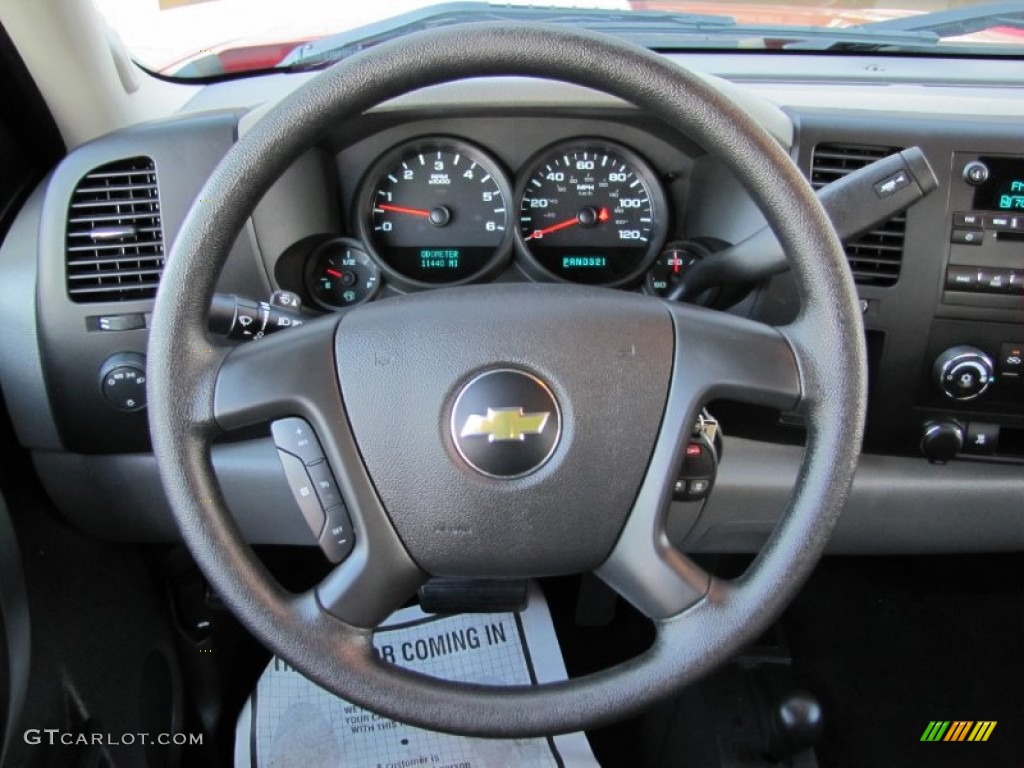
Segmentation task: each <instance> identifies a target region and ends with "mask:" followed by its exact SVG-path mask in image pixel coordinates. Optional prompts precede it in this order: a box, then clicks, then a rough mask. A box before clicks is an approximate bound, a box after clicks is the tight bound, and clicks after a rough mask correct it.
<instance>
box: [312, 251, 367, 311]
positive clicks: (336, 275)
mask: <svg viewBox="0 0 1024 768" xmlns="http://www.w3.org/2000/svg"><path fill="white" fill-rule="evenodd" d="M380 282H381V281H380V268H379V267H378V266H377V265H376V263H374V261H373V259H371V258H370V255H369V254H368V253H367V252H366V249H365V248H363V246H362V245H360V244H359V243H357V242H356V241H354V240H349V239H347V238H344V237H339V238H337V239H335V240H328V241H327V242H326V243H323V244H322V245H320V246H318V247H317V249H316V250H315V251H313V253H312V254H311V255H310V257H309V262H308V265H307V267H306V288H307V290H309V294H310V296H312V297H313V300H314V301H315V302H316V303H317V304H319V305H320V306H321V307H324V308H325V309H342V308H344V307H351V306H353V305H355V304H361V303H362V302H364V301H369V300H370V299H372V298H373V297H374V296H375V295H376V294H377V291H379V290H380Z"/></svg>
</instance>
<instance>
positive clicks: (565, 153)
mask: <svg viewBox="0 0 1024 768" xmlns="http://www.w3.org/2000/svg"><path fill="white" fill-rule="evenodd" d="M517 191H518V194H517V198H516V199H517V200H518V201H519V223H518V224H519V225H518V227H517V231H518V236H517V241H518V243H519V246H520V248H521V249H522V250H523V251H524V252H525V254H526V255H527V256H528V257H529V258H530V260H531V261H532V263H533V265H534V266H536V267H538V268H539V269H540V271H541V272H542V273H544V274H547V275H550V276H554V277H556V278H559V279H561V280H568V281H571V282H576V283H589V284H592V285H623V284H626V283H629V282H630V281H633V280H637V279H639V278H640V276H641V275H643V274H644V272H645V271H646V270H647V268H648V267H649V266H650V265H651V262H652V261H653V260H654V258H655V257H656V256H657V254H658V252H659V250H660V248H661V245H662V243H664V241H665V233H666V231H667V229H668V221H667V211H666V205H665V195H664V193H663V192H662V189H661V186H660V184H659V183H658V179H657V177H656V176H655V174H654V172H653V171H652V170H651V168H650V166H649V165H647V163H646V162H644V161H643V160H642V159H641V158H640V157H639V156H638V155H636V154H635V153H634V152H632V151H630V150H628V149H626V148H625V147H623V146H620V145H617V144H612V143H611V142H607V141H603V140H602V141H593V142H590V141H585V142H573V143H571V144H562V145H558V146H555V147H551V148H549V149H546V150H544V151H543V152H541V153H540V154H539V155H538V156H537V157H536V158H535V159H534V160H533V161H532V162H531V163H529V164H528V165H527V171H526V173H525V174H524V175H523V176H522V177H521V178H520V182H519V188H518V190H517Z"/></svg>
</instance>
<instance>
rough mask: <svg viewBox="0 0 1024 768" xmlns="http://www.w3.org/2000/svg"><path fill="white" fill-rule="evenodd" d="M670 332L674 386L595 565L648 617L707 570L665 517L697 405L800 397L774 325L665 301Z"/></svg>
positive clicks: (692, 600) (791, 404)
mask: <svg viewBox="0 0 1024 768" xmlns="http://www.w3.org/2000/svg"><path fill="white" fill-rule="evenodd" d="M667 306H668V307H669V308H670V311H671V313H672V317H673V321H674V325H675V333H676V344H675V361H674V366H673V373H672V387H671V389H670V391H669V397H668V402H667V403H666V406H665V415H664V417H663V421H662V426H661V432H660V434H659V436H658V441H657V443H656V444H655V448H654V454H653V455H652V457H651V463H650V465H649V467H648V470H647V476H646V477H645V479H644V482H643V485H642V486H641V488H640V492H639V494H638V495H637V498H636V502H635V504H634V505H633V510H632V512H631V513H630V515H629V519H628V520H627V522H626V525H625V527H624V528H623V530H622V534H621V535H620V537H619V540H618V542H617V543H616V545H615V548H614V549H613V550H612V553H611V555H610V556H609V558H608V560H607V561H605V563H604V564H603V565H602V566H601V568H600V569H599V570H598V571H597V573H598V575H599V576H601V578H603V579H604V580H605V581H606V582H607V583H608V584H609V585H610V586H612V587H613V588H614V589H615V590H617V591H618V592H619V594H621V595H622V596H623V597H624V598H625V599H626V600H628V601H629V602H630V603H632V604H633V605H634V606H635V607H636V608H638V609H639V610H640V611H642V612H643V613H644V614H646V615H647V616H649V617H650V618H653V619H664V618H669V617H671V616H675V615H677V614H679V613H681V612H683V611H685V610H686V609H688V608H690V607H692V606H693V605H694V604H696V603H697V602H699V601H700V600H701V599H702V598H703V597H704V596H705V594H706V593H707V591H708V589H709V588H710V585H711V577H710V576H709V575H708V574H707V573H706V572H705V571H704V570H703V569H702V568H700V566H698V565H697V564H696V563H694V562H693V561H692V560H690V559H689V558H688V557H686V556H685V555H683V554H681V553H680V552H679V551H678V550H677V549H675V547H673V546H672V543H671V542H670V541H669V539H668V534H667V532H666V517H667V514H668V507H669V504H670V502H671V499H672V491H673V487H674V485H675V482H676V479H677V478H678V477H679V471H680V468H681V467H682V466H683V461H684V454H685V450H686V446H687V445H688V444H689V442H690V436H691V434H692V430H693V425H694V422H695V421H696V417H697V414H698V412H699V411H700V409H701V408H702V407H703V406H704V405H705V404H706V403H707V402H708V401H709V400H711V399H715V398H728V399H732V400H739V401H741V402H746V403H753V404H758V405H766V406H771V407H775V408H783V409H792V408H796V407H797V406H798V404H799V403H800V400H801V397H802V387H801V382H800V371H799V366H798V364H797V358H796V352H795V351H794V348H793V347H792V346H791V345H790V343H789V342H788V341H787V339H786V337H785V336H784V335H783V334H782V333H781V332H780V331H778V330H776V329H774V328H771V327H769V326H767V325H763V324H761V323H755V322H752V321H750V320H745V319H743V318H740V317H735V316H733V315H727V314H725V313H722V312H715V311H712V310H707V309H701V308H699V307H693V306H688V305H679V304H668V305H667Z"/></svg>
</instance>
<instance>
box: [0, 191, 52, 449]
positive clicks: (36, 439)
mask: <svg viewBox="0 0 1024 768" xmlns="http://www.w3.org/2000/svg"><path fill="white" fill-rule="evenodd" d="M49 183H50V180H49V178H47V179H44V180H43V181H42V182H41V183H40V185H39V186H38V187H37V188H36V190H35V192H33V193H32V195H31V197H29V199H28V201H27V202H26V203H25V205H24V206H23V207H22V209H21V211H20V212H19V214H18V217H17V218H16V219H15V221H14V225H13V226H12V227H11V229H10V231H8V233H7V237H6V239H4V241H3V246H2V247H0V263H2V264H3V265H4V279H3V280H0V344H2V346H3V354H2V355H0V387H2V388H3V393H4V400H5V401H6V403H7V412H8V413H9V414H10V416H11V421H12V422H13V424H14V431H15V434H17V436H18V442H20V443H21V444H22V445H24V446H26V447H29V448H36V449H48V450H59V449H60V448H61V441H60V436H59V435H58V434H57V427H56V423H55V421H54V415H53V411H52V409H51V408H50V400H49V398H48V397H47V394H46V385H45V383H44V382H45V379H44V374H43V360H42V356H41V354H40V351H39V328H38V325H37V323H36V281H37V279H38V268H39V262H38V256H37V254H38V253H39V228H40V226H41V217H42V210H43V199H44V198H45V190H46V188H47V187H48V186H49Z"/></svg>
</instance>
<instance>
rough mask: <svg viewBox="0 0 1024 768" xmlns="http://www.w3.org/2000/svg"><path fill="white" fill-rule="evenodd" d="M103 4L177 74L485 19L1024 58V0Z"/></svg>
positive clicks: (801, 46)
mask: <svg viewBox="0 0 1024 768" xmlns="http://www.w3.org/2000/svg"><path fill="white" fill-rule="evenodd" d="M96 2H97V5H98V6H99V8H100V11H101V12H102V13H103V15H104V16H105V17H106V19H107V21H108V23H109V24H110V26H111V27H112V28H113V29H114V30H115V31H116V32H117V33H118V35H119V36H120V37H121V39H122V41H123V42H124V44H125V45H126V47H127V48H128V50H129V52H130V53H131V55H132V56H133V58H134V59H135V60H136V61H137V62H138V63H139V64H140V65H141V66H143V67H145V68H146V69H149V70H151V71H153V72H157V73H160V74H163V75H166V76H172V77H178V78H217V77H225V76H235V75H239V74H245V73H250V72H257V71H266V70H270V69H281V70H291V71H295V70H306V69H317V68H321V67H324V66H327V65H329V64H331V63H333V62H334V61H337V60H339V59H341V58H344V57H345V56H347V55H351V54H352V53H354V52H356V51H358V50H361V49H362V48H365V47H368V46H370V45H373V44H375V43H377V42H381V41H382V40H386V39H390V38H393V37H396V36H399V35H401V34H405V33H408V32H412V31H415V30H417V29H425V28H429V27H434V26H441V25H446V24H457V23H462V22H469V21H478V20H492V21H502V20H505V21H518V20H532V21H543V22H546V23H555V24H558V23H562V24H572V25H574V26H576V27H581V28H586V29H594V30H599V31H603V32H608V33H611V34H617V35H620V36H622V37H625V38H627V39H631V40H633V41H634V42H637V43H639V44H641V45H646V46H647V47H649V48H653V49H656V50H660V51H686V50H695V49H700V50H709V49H710V50H731V49H733V50H740V49H741V50H743V51H757V50H762V51H765V50H771V51H787V52H793V53H799V52H801V51H802V52H807V51H833V52H877V53H915V54H931V55H941V56H950V55H969V56H979V55H981V56H1021V55H1022V54H1024V1H1022V2H999V3H992V4H976V3H970V2H963V0H890V1H889V2H886V0H881V1H880V2H871V1H870V0H867V2H863V3H861V4H858V3H856V2H849V1H848V0H790V2H788V3H769V2H685V1H683V0H582V1H574V0H553V2H552V1H549V2H540V1H539V0H537V1H536V2H535V1H534V0H525V1H522V2H515V3H500V4H499V3H486V2H446V3H431V2H424V1H423V0H388V2H377V3H366V2H341V1H340V0H96Z"/></svg>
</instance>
